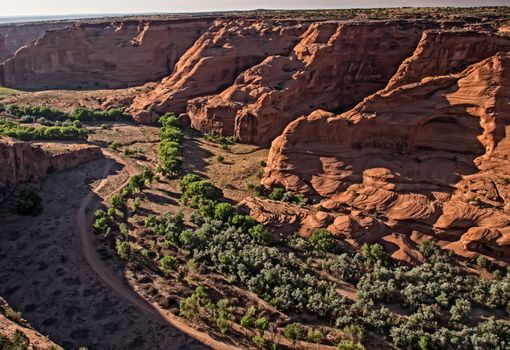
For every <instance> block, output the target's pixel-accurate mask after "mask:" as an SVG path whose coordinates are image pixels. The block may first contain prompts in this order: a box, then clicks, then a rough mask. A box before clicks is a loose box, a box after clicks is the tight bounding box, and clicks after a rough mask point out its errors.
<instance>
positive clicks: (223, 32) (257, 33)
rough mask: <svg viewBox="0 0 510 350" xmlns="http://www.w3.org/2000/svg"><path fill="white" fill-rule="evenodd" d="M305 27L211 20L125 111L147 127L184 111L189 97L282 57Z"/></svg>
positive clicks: (213, 90) (214, 89)
mask: <svg viewBox="0 0 510 350" xmlns="http://www.w3.org/2000/svg"><path fill="white" fill-rule="evenodd" d="M305 29H306V25H305V24H300V23H296V22H282V23H280V22H275V21H268V20H265V21H253V20H244V21H217V22H215V23H214V25H212V26H211V28H209V30H208V31H207V32H206V33H205V34H204V35H202V36H201V37H200V38H199V39H198V40H197V41H196V42H195V44H194V45H193V46H192V47H191V48H190V49H189V50H188V51H187V52H186V53H185V54H184V55H183V56H182V57H181V58H180V60H179V62H178V63H177V65H176V67H175V71H174V72H173V74H172V75H171V76H169V77H167V78H165V79H164V80H163V81H162V82H161V84H159V85H158V86H157V87H156V88H155V89H154V90H153V91H151V92H149V93H148V94H146V95H142V96H139V97H138V98H137V99H136V100H135V101H134V103H133V105H132V106H131V108H130V111H131V113H132V114H133V117H134V119H135V120H137V121H139V122H143V123H151V122H154V121H156V120H157V119H158V117H159V116H160V115H162V114H164V113H166V112H174V113H176V114H180V113H182V112H185V111H186V105H187V102H188V100H189V99H192V98H195V97H198V96H206V95H210V94H214V93H217V92H218V91H221V90H222V89H223V88H225V86H229V85H230V84H232V83H233V81H234V79H235V78H236V77H237V76H238V75H239V73H241V72H242V71H244V70H245V69H247V68H249V67H252V66H253V65H255V64H257V63H259V62H261V61H262V60H263V59H264V58H266V57H267V56H268V55H286V54H288V53H289V52H290V50H291V49H292V48H293V46H294V45H295V43H296V41H297V40H298V38H299V36H300V35H301V34H302V33H303V32H304V30H305Z"/></svg>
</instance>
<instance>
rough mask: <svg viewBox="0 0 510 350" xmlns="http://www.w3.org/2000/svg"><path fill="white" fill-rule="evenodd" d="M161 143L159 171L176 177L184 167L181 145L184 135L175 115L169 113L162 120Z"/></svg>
mask: <svg viewBox="0 0 510 350" xmlns="http://www.w3.org/2000/svg"><path fill="white" fill-rule="evenodd" d="M159 122H160V123H161V129H160V131H159V138H160V143H159V147H158V157H159V170H160V171H161V172H162V173H163V174H164V175H168V176H175V175H177V174H178V173H179V171H180V170H181V167H182V156H181V143H182V140H183V139H184V134H183V133H182V131H181V128H180V123H179V120H178V119H177V118H176V117H175V115H174V114H173V113H167V114H166V115H164V116H163V117H161V118H160V120H159Z"/></svg>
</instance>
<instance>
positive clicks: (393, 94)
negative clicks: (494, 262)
mask: <svg viewBox="0 0 510 350" xmlns="http://www.w3.org/2000/svg"><path fill="white" fill-rule="evenodd" d="M449 66H452V67H453V66H454V65H453V64H451V65H449ZM508 91H510V54H508V53H507V54H497V55H495V56H493V57H490V58H488V59H486V60H484V61H482V62H480V63H477V64H474V65H472V66H470V67H468V68H467V69H465V70H464V71H462V72H461V73H457V74H450V75H445V76H439V77H430V78H425V79H423V80H421V82H419V83H413V84H408V85H404V86H400V87H397V88H395V89H391V90H382V91H380V92H378V93H376V94H374V95H372V96H370V97H368V98H366V99H365V100H364V101H363V102H361V103H360V104H358V105H357V106H356V107H355V108H354V109H352V110H351V111H348V112H346V113H344V114H341V115H339V116H335V115H334V114H332V113H327V112H323V111H316V112H314V113H312V114H311V115H310V116H308V117H302V118H299V119H298V120H296V121H294V122H292V123H291V124H290V125H289V126H288V127H287V128H286V129H285V131H284V132H283V134H282V135H281V136H280V137H278V138H277V139H276V140H275V141H274V142H273V144H272V147H271V151H270V155H269V159H268V167H267V169H266V177H265V178H264V179H263V182H264V183H265V184H266V185H275V184H280V185H283V186H285V187H286V188H288V189H290V190H295V191H301V192H310V193H318V194H320V195H322V196H326V197H328V198H330V199H329V200H328V201H326V202H324V203H322V205H323V207H325V208H326V209H328V210H332V211H333V212H337V211H338V210H345V208H350V210H353V211H359V210H361V211H362V212H363V213H365V215H367V214H366V213H377V215H378V218H377V219H375V221H377V222H378V226H379V227H380V226H381V225H382V226H383V227H385V230H379V229H376V230H375V236H374V232H372V231H371V229H367V228H365V229H363V227H364V226H363V224H360V221H359V219H357V218H356V217H354V216H353V215H352V214H345V215H343V216H340V217H342V218H336V219H335V222H334V223H333V224H332V225H331V226H330V230H331V231H332V232H333V233H335V234H339V235H343V236H345V237H347V238H348V239H351V240H353V241H358V242H360V240H361V242H363V241H366V240H367V239H370V240H375V239H378V240H379V241H384V240H385V239H386V238H387V237H388V235H395V234H396V235H397V236H393V238H392V240H395V239H397V238H398V237H401V238H402V237H407V239H409V238H413V239H416V240H419V239H420V237H422V236H423V235H424V234H426V235H434V236H436V237H437V238H440V239H444V240H447V241H451V242H452V243H451V244H450V246H449V247H450V248H452V249H454V250H456V251H458V252H460V253H465V252H466V251H467V250H476V251H477V252H481V253H483V254H486V255H490V256H495V257H497V258H499V259H504V258H510V255H509V254H510V253H509V251H510V250H509V249H508V248H509V247H508V244H509V237H508V232H507V231H506V230H504V228H505V227H506V226H508V225H509V224H510V195H509V194H510V184H508V181H506V180H505V179H507V178H509V176H510V167H509V166H508V160H507V158H508V154H509V151H510V140H509V139H508V138H507V137H506V135H508V131H509V129H510V107H509V106H510V94H509V92H508ZM337 221H338V222H337ZM356 223H357V224H356ZM353 225H354V226H353ZM356 225H357V226H356ZM355 227H360V228H361V232H364V231H365V234H362V235H361V236H357V234H355V233H354V232H356V230H357V231H359V230H360V229H355ZM365 227H368V226H365ZM369 232H372V233H370V234H369ZM367 235H368V236H367ZM399 235H400V236H399ZM477 237H478V238H479V240H477ZM399 239H400V238H399ZM409 244H410V245H411V246H412V244H414V243H413V242H412V241H410V242H409Z"/></svg>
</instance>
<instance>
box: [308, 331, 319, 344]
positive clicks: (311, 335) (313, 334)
mask: <svg viewBox="0 0 510 350" xmlns="http://www.w3.org/2000/svg"><path fill="white" fill-rule="evenodd" d="M306 338H307V339H308V341H310V342H312V343H315V344H319V343H320V342H321V341H322V333H321V331H320V330H318V329H316V330H313V329H309V330H308V333H307V335H306Z"/></svg>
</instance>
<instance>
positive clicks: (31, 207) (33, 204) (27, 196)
mask: <svg viewBox="0 0 510 350" xmlns="http://www.w3.org/2000/svg"><path fill="white" fill-rule="evenodd" d="M16 209H17V211H18V213H19V214H21V215H33V216H37V215H39V214H41V213H42V211H43V207H42V198H41V196H39V193H37V191H36V190H35V189H33V188H32V187H25V188H23V189H21V190H20V192H19V193H18V196H17V199H16Z"/></svg>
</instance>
